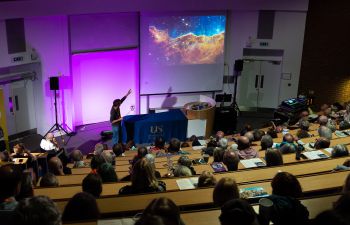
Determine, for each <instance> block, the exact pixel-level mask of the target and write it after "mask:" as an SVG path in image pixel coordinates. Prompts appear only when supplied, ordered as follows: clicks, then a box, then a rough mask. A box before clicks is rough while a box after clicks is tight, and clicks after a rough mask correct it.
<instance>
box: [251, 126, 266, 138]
mask: <svg viewBox="0 0 350 225" xmlns="http://www.w3.org/2000/svg"><path fill="white" fill-rule="evenodd" d="M264 135H265V132H264V131H262V130H259V129H255V130H254V131H253V136H254V141H261V138H262V137H263V136H264Z"/></svg>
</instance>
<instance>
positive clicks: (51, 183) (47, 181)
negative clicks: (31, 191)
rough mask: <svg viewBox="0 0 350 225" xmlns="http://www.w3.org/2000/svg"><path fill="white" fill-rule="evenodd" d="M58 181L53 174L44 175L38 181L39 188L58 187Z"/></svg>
mask: <svg viewBox="0 0 350 225" xmlns="http://www.w3.org/2000/svg"><path fill="white" fill-rule="evenodd" d="M58 186H59V183H58V179H57V177H56V176H55V174H53V173H46V174H45V175H44V176H42V177H41V179H40V187H58Z"/></svg>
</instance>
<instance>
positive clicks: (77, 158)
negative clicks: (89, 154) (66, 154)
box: [70, 149, 88, 168]
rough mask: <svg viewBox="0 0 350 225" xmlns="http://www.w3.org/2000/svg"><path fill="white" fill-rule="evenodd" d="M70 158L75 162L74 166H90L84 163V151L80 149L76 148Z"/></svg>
mask: <svg viewBox="0 0 350 225" xmlns="http://www.w3.org/2000/svg"><path fill="white" fill-rule="evenodd" d="M70 158H71V159H72V160H73V163H74V165H73V168H82V167H86V166H88V165H86V164H85V163H84V160H83V159H84V156H83V153H82V152H81V151H80V150H78V149H75V150H73V151H72V152H71V153H70Z"/></svg>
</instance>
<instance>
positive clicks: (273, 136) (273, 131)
mask: <svg viewBox="0 0 350 225" xmlns="http://www.w3.org/2000/svg"><path fill="white" fill-rule="evenodd" d="M266 134H268V135H270V136H271V137H272V138H277V137H278V136H277V131H276V130H275V129H274V128H272V127H271V128H269V129H268V130H267V132H266Z"/></svg>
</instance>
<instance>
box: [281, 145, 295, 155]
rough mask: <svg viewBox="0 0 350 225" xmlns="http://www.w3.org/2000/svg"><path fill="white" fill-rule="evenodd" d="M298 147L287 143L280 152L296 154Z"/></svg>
mask: <svg viewBox="0 0 350 225" xmlns="http://www.w3.org/2000/svg"><path fill="white" fill-rule="evenodd" d="M297 148H298V147H297V146H296V145H295V144H294V143H285V144H284V145H282V146H281V147H280V149H279V150H280V152H281V153H282V154H288V153H295V152H296V151H297Z"/></svg>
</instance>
